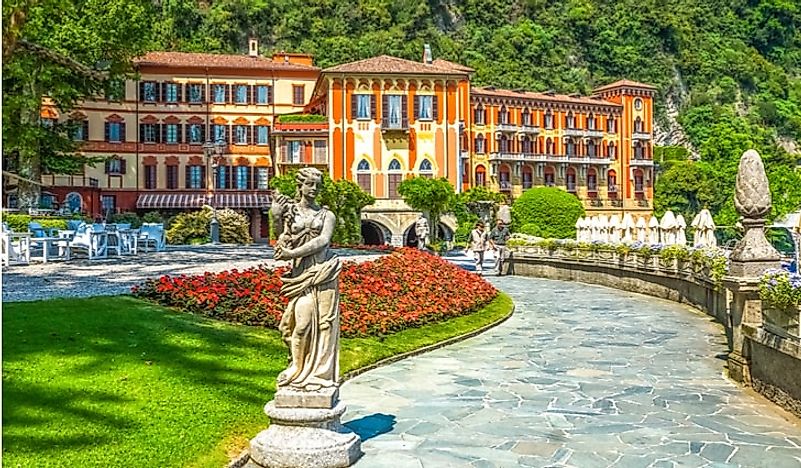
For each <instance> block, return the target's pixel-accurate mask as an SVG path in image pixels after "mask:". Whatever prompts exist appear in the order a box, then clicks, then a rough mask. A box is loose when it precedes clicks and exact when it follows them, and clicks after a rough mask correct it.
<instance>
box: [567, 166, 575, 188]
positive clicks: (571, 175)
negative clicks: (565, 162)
mask: <svg viewBox="0 0 801 468" xmlns="http://www.w3.org/2000/svg"><path fill="white" fill-rule="evenodd" d="M565 185H566V186H567V191H568V192H572V193H575V192H576V170H575V169H573V168H572V167H568V168H567V177H565Z"/></svg>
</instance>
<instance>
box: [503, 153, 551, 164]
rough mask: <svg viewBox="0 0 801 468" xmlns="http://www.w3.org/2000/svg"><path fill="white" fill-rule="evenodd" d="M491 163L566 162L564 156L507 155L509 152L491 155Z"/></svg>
mask: <svg viewBox="0 0 801 468" xmlns="http://www.w3.org/2000/svg"><path fill="white" fill-rule="evenodd" d="M489 160H490V161H539V162H547V161H564V157H563V156H557V155H554V154H539V153H507V152H494V153H490V156H489Z"/></svg>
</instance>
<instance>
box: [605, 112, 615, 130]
mask: <svg viewBox="0 0 801 468" xmlns="http://www.w3.org/2000/svg"><path fill="white" fill-rule="evenodd" d="M616 132H617V122H615V118H614V117H612V116H611V115H610V116H609V117H607V118H606V133H616Z"/></svg>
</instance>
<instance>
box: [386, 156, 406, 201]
mask: <svg viewBox="0 0 801 468" xmlns="http://www.w3.org/2000/svg"><path fill="white" fill-rule="evenodd" d="M388 171H389V173H388V174H387V194H388V195H389V198H391V199H398V198H400V194H399V193H398V186H399V185H400V183H401V181H402V180H403V174H401V172H400V171H401V165H400V162H398V160H397V159H393V160H392V161H390V163H389V168H388Z"/></svg>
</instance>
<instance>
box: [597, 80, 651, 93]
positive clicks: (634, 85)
mask: <svg viewBox="0 0 801 468" xmlns="http://www.w3.org/2000/svg"><path fill="white" fill-rule="evenodd" d="M620 87H629V88H643V89H651V90H654V91H655V90H656V89H657V88H656V86H651V85H649V84H645V83H640V82H639V81H631V80H618V81H615V82H614V83H609V84H608V85H603V86H599V87H597V88H595V89H594V90H593V91H595V92H596V93H597V92H598V91H606V90H607V89H612V88H620Z"/></svg>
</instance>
